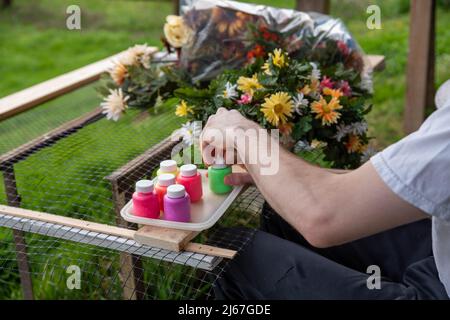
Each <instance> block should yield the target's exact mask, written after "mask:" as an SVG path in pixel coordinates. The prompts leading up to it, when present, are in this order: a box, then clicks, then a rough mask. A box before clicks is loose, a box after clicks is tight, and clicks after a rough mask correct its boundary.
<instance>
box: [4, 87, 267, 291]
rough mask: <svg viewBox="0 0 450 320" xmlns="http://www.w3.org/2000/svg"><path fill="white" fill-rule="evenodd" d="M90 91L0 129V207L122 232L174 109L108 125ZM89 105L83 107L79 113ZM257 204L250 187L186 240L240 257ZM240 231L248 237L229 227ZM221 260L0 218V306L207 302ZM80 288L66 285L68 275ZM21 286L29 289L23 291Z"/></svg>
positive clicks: (161, 151)
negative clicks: (5, 302)
mask: <svg viewBox="0 0 450 320" xmlns="http://www.w3.org/2000/svg"><path fill="white" fill-rule="evenodd" d="M91 90H92V88H89V87H88V88H86V89H82V90H80V91H82V94H80V93H79V92H76V93H72V94H69V95H67V96H65V97H63V98H58V99H56V100H54V101H52V102H51V103H47V104H45V105H43V106H40V107H37V108H35V109H33V110H30V111H27V112H25V113H22V114H20V115H17V116H15V117H13V118H10V119H8V120H4V121H2V122H0V136H1V139H0V170H1V171H2V177H1V179H2V181H1V184H0V204H3V205H9V206H14V207H20V208H25V209H30V210H35V211H39V212H47V213H50V214H56V215H59V216H66V217H72V218H77V219H82V220H87V221H92V222H98V223H104V224H109V225H120V226H121V227H124V228H136V227H137V226H136V225H133V224H129V223H126V222H124V221H123V220H121V218H119V215H118V211H119V210H120V208H121V207H122V206H123V205H124V204H125V202H126V201H128V200H129V199H130V197H131V194H132V192H133V191H134V184H135V182H136V181H137V180H139V179H142V178H149V177H150V176H151V175H152V172H153V170H154V168H157V166H158V165H159V162H160V161H161V160H164V159H167V158H169V157H170V151H171V147H172V145H171V144H170V143H171V142H168V144H165V142H164V141H165V139H166V138H167V137H168V136H170V134H171V133H172V132H173V131H174V130H175V129H177V128H179V127H180V125H181V121H180V120H179V118H177V117H176V116H175V115H174V110H172V109H167V110H159V111H158V112H157V113H154V112H152V111H148V112H147V111H137V110H130V111H128V112H127V114H126V115H125V116H124V117H123V118H122V119H121V120H120V121H118V122H112V121H107V120H106V119H104V118H103V116H102V115H101V114H100V113H99V112H98V111H97V110H95V109H93V108H92V106H95V105H98V101H97V100H96V99H95V98H93V94H92V91H91ZM87 105H88V106H90V107H86V106H87ZM263 203H264V200H263V198H262V197H261V195H260V193H259V192H258V190H257V189H256V188H254V187H250V188H248V189H247V190H246V191H245V192H243V193H242V194H241V195H240V196H239V197H238V199H237V200H236V201H235V202H234V203H233V205H232V206H231V207H230V208H229V209H228V211H227V212H226V214H225V215H224V216H223V217H222V219H221V220H220V221H219V222H218V223H217V224H216V225H215V226H214V227H213V228H211V229H209V230H206V231H204V232H202V233H200V234H199V235H198V236H197V237H196V238H195V239H194V241H195V242H200V243H208V244H211V245H214V246H218V247H222V248H232V249H234V250H237V251H239V250H241V249H242V248H244V247H245V244H246V243H248V241H250V240H251V237H252V233H253V232H254V230H255V228H256V227H257V226H258V216H259V213H260V212H261V208H262V206H263ZM236 226H241V227H242V226H244V227H247V228H248V229H234V228H230V227H236ZM227 262H228V260H226V259H222V258H218V257H214V256H210V255H205V254H199V253H192V252H180V253H176V252H173V251H170V250H164V249H160V248H153V247H148V246H142V245H140V244H139V243H137V242H135V241H134V240H130V239H122V238H120V237H114V236H110V235H103V234H98V233H94V232H86V231H85V230H80V229H77V228H73V227H69V226H64V225H58V224H52V223H46V222H39V221H33V220H30V219H24V218H18V217H14V216H9V215H7V214H0V281H1V284H2V285H1V286H0V298H2V299H17V298H19V299H20V298H23V297H27V293H26V292H27V290H28V297H30V292H32V293H31V295H32V296H33V297H34V298H37V299H123V298H125V299H212V298H214V290H213V289H214V282H215V280H216V279H217V278H218V277H220V275H221V274H222V272H224V270H226V266H227ZM74 270H75V271H77V270H78V271H79V273H80V277H79V278H80V283H79V285H77V286H75V287H73V283H72V286H71V282H70V281H71V275H72V272H73V271H74ZM27 283H28V284H29V288H25V289H24V286H25V287H26V286H27Z"/></svg>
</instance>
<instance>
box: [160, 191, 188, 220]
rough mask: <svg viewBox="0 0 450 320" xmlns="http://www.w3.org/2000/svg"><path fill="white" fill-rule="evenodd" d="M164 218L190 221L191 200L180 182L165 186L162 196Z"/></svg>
mask: <svg viewBox="0 0 450 320" xmlns="http://www.w3.org/2000/svg"><path fill="white" fill-rule="evenodd" d="M164 219H165V220H170V221H178V222H189V221H191V200H190V199H189V195H188V194H187V193H186V189H185V188H184V186H183V185H181V184H173V185H171V186H169V187H167V193H166V195H165V196H164Z"/></svg>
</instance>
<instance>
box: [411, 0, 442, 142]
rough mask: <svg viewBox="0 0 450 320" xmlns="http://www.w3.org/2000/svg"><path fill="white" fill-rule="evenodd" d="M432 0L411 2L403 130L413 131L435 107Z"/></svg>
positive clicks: (433, 0) (433, 5) (433, 12)
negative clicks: (426, 111)
mask: <svg viewBox="0 0 450 320" xmlns="http://www.w3.org/2000/svg"><path fill="white" fill-rule="evenodd" d="M435 11H436V1H435V0H427V1H423V0H411V17H410V34H409V54H408V65H407V71H406V99H405V108H404V117H403V127H404V131H405V132H406V133H411V132H413V131H416V130H417V129H418V128H419V127H420V125H421V124H422V122H423V120H424V118H425V109H426V108H427V107H431V106H433V105H434V68H435V66H434V63H435V57H434V55H435V49H434V46H435V15H436V13H435Z"/></svg>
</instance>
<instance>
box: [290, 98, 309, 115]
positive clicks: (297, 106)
mask: <svg viewBox="0 0 450 320" xmlns="http://www.w3.org/2000/svg"><path fill="white" fill-rule="evenodd" d="M292 102H293V103H294V111H295V112H296V113H297V114H298V115H300V116H301V115H302V114H303V110H302V109H303V108H305V107H307V106H308V104H309V101H308V99H305V95H304V94H303V93H301V92H300V93H298V94H297V96H295V97H294V98H292Z"/></svg>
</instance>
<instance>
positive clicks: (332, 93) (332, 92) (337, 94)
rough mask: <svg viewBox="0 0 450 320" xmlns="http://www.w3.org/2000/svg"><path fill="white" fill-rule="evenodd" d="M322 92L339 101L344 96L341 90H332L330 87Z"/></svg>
mask: <svg viewBox="0 0 450 320" xmlns="http://www.w3.org/2000/svg"><path fill="white" fill-rule="evenodd" d="M322 92H323V94H325V95H327V96H331V97H333V98H336V99H339V98H340V97H342V96H343V95H344V94H343V93H342V91H341V90H340V89H330V88H328V87H325V88H323V90H322Z"/></svg>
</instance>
